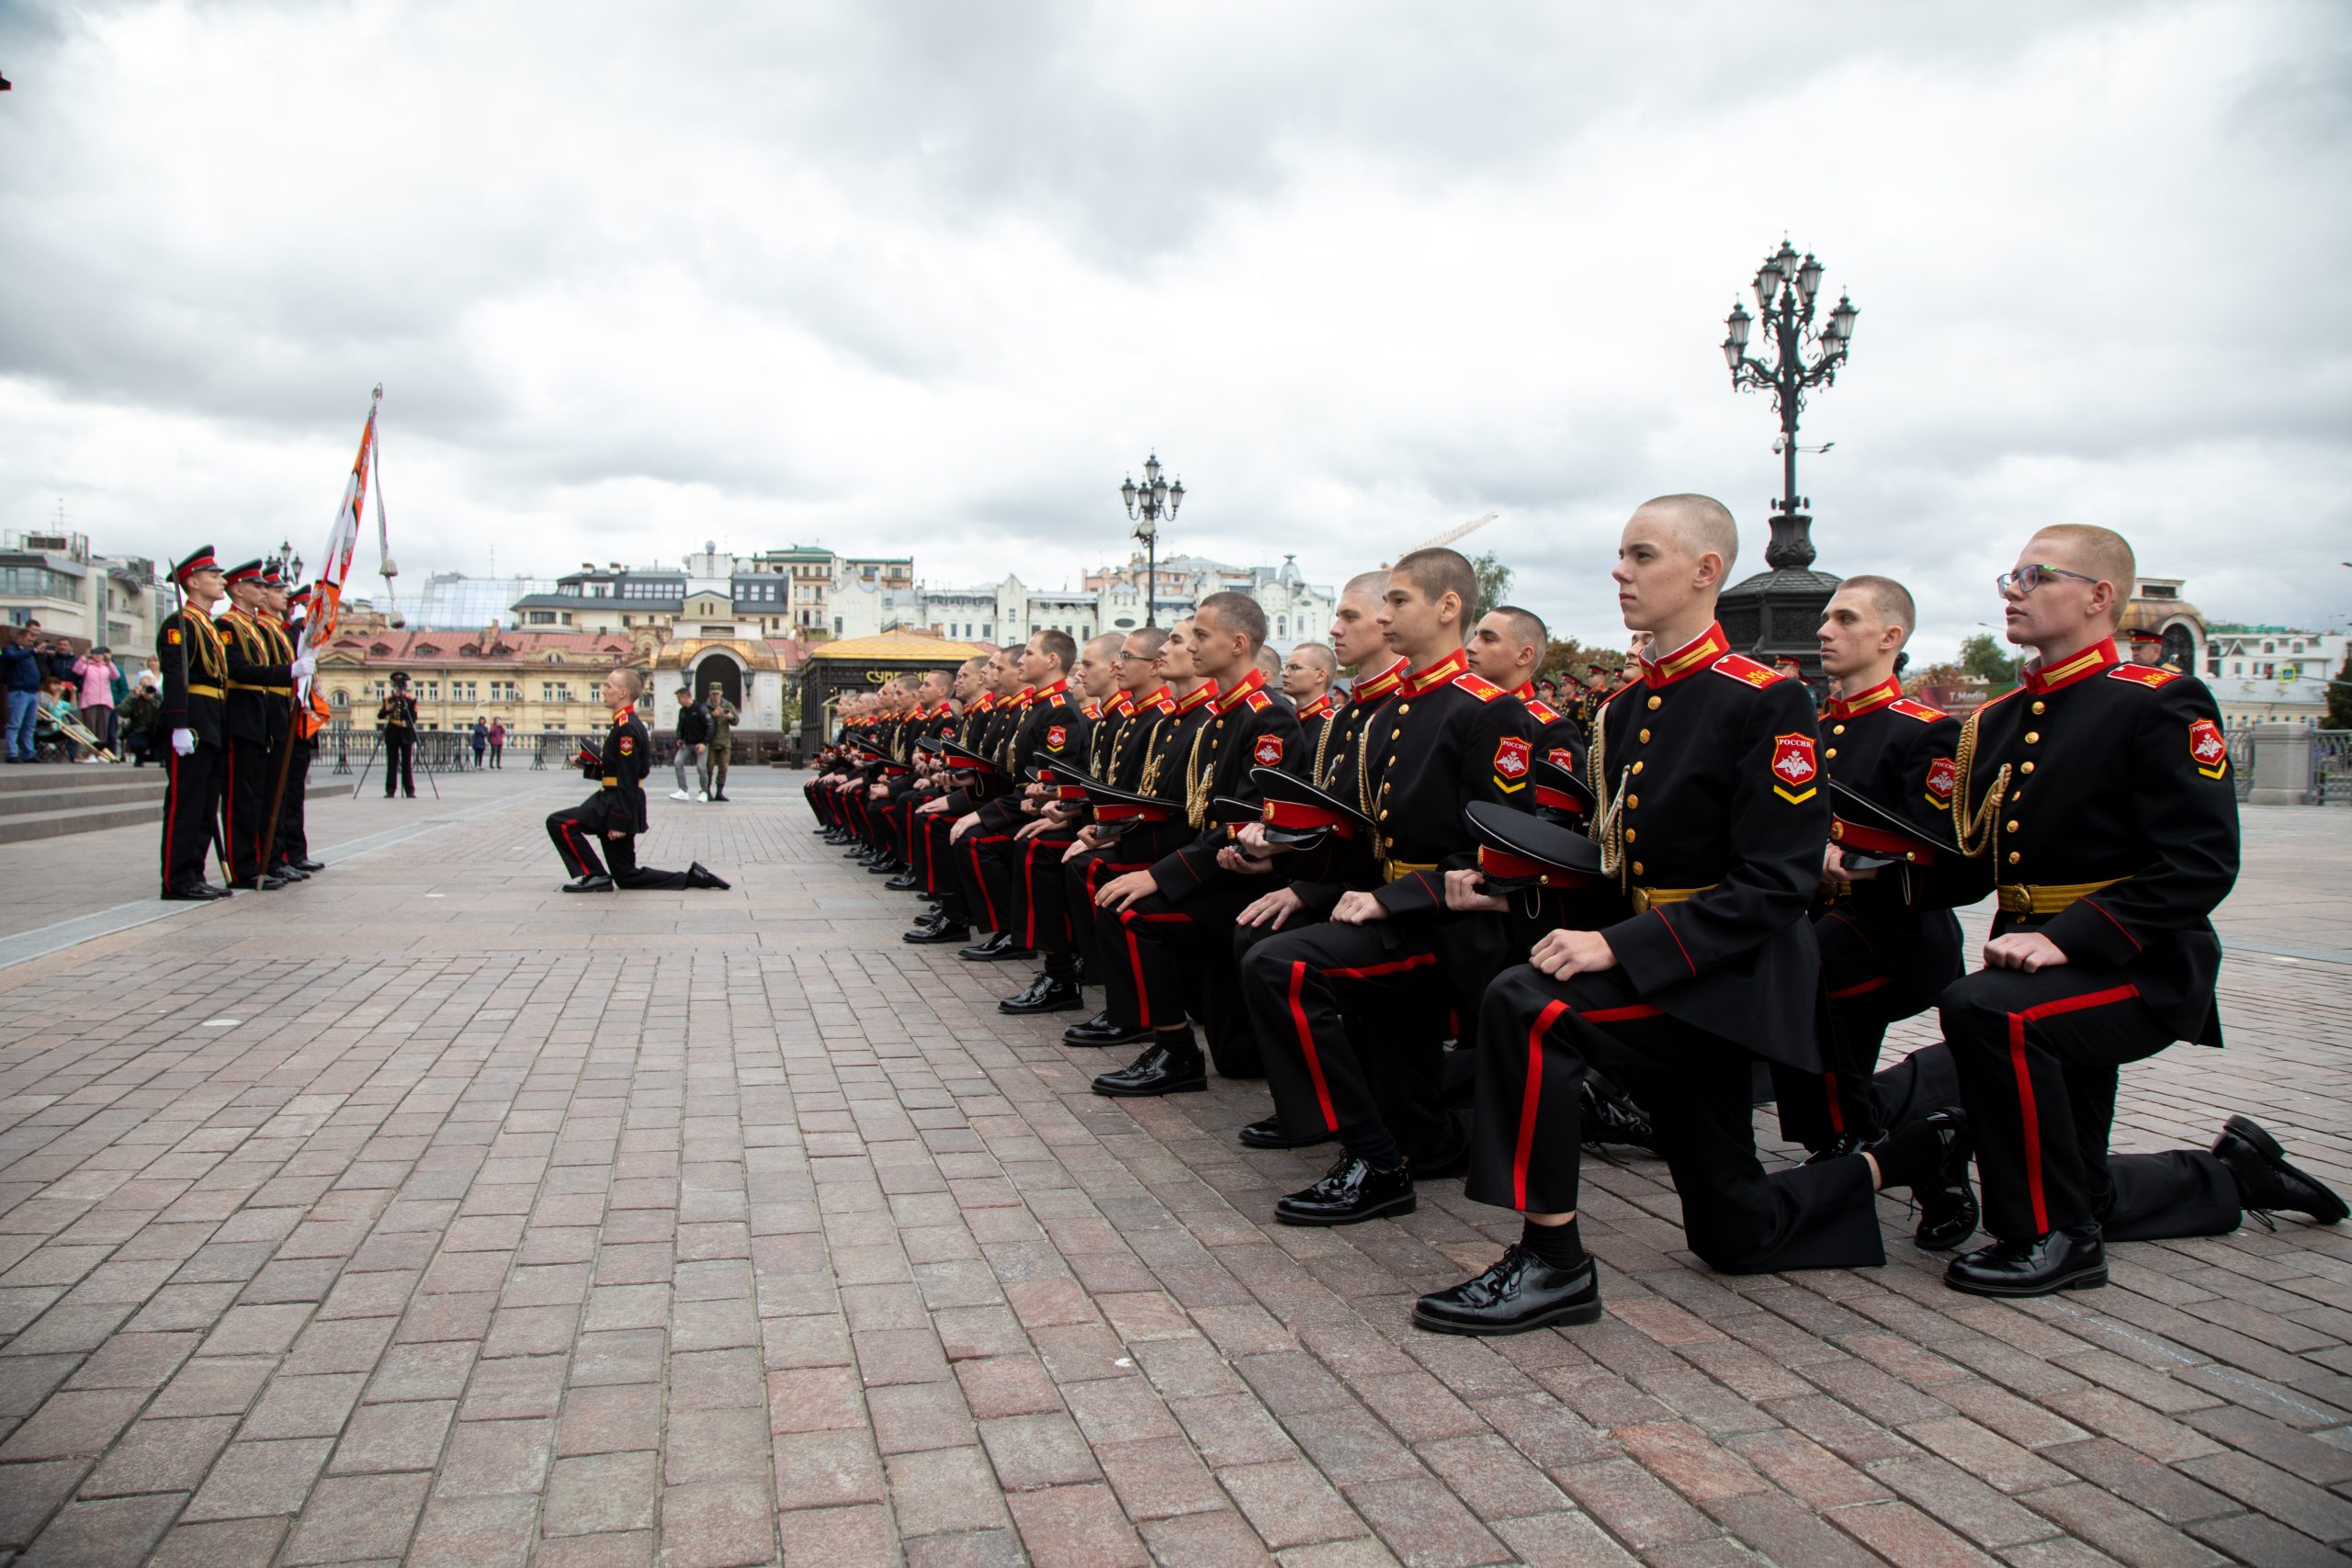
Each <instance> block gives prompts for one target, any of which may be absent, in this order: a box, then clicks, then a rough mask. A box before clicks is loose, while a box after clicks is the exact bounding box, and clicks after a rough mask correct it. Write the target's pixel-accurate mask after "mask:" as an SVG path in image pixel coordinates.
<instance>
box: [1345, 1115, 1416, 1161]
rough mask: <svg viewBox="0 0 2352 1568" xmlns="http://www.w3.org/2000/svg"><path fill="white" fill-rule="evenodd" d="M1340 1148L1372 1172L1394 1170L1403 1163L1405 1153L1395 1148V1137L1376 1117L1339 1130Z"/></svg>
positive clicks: (1351, 1123)
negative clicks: (1372, 1170) (1371, 1169)
mask: <svg viewBox="0 0 2352 1568" xmlns="http://www.w3.org/2000/svg"><path fill="white" fill-rule="evenodd" d="M1340 1147H1341V1148H1343V1149H1345V1150H1347V1151H1348V1153H1350V1154H1351V1155H1353V1156H1356V1158H1358V1159H1360V1160H1362V1161H1363V1162H1364V1164H1366V1165H1368V1166H1370V1167H1372V1168H1373V1169H1374V1170H1394V1169H1396V1168H1397V1167H1398V1166H1400V1165H1403V1164H1404V1163H1405V1151H1404V1150H1402V1149H1400V1148H1398V1147H1397V1135H1396V1134H1394V1133H1391V1132H1390V1131H1389V1130H1388V1123H1387V1122H1383V1121H1381V1120H1380V1119H1379V1118H1378V1117H1376V1116H1375V1117H1373V1118H1372V1119H1371V1120H1369V1121H1364V1122H1350V1123H1349V1124H1348V1125H1346V1126H1344V1127H1342V1128H1340Z"/></svg>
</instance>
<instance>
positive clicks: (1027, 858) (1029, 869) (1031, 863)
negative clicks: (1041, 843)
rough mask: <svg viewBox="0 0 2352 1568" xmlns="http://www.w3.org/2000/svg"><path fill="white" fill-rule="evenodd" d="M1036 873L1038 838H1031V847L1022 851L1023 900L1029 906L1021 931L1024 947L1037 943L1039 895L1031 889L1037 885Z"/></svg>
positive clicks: (1025, 911) (1033, 945)
mask: <svg viewBox="0 0 2352 1568" xmlns="http://www.w3.org/2000/svg"><path fill="white" fill-rule="evenodd" d="M1036 874H1037V840H1035V839H1032V840H1029V847H1028V848H1027V849H1025V850H1023V851H1022V852H1021V892H1022V899H1021V901H1022V903H1023V904H1024V905H1026V906H1027V908H1025V909H1024V910H1023V921H1022V931H1021V945H1022V946H1023V947H1035V946H1036V945H1037V897H1036V895H1035V893H1034V892H1033V891H1031V889H1032V888H1033V886H1035V884H1034V882H1033V880H1032V879H1033V878H1035V876H1036Z"/></svg>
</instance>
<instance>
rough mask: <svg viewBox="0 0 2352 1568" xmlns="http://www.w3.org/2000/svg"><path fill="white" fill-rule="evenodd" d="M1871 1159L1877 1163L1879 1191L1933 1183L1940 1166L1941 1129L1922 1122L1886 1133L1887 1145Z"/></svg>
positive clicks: (1880, 1148)
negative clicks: (1887, 1134)
mask: <svg viewBox="0 0 2352 1568" xmlns="http://www.w3.org/2000/svg"><path fill="white" fill-rule="evenodd" d="M1871 1158H1872V1159H1874V1160H1876V1161H1878V1184H1879V1187H1880V1188H1881V1189H1882V1190H1883V1189H1886V1188H1889V1187H1917V1186H1918V1185H1919V1184H1920V1183H1921V1182H1928V1181H1933V1180H1935V1179H1936V1177H1937V1174H1938V1173H1939V1171H1940V1170H1941V1169H1942V1167H1943V1158H1944V1141H1943V1137H1942V1130H1941V1129H1940V1128H1939V1127H1938V1126H1937V1125H1936V1124H1935V1123H1934V1122H1928V1121H1925V1120H1922V1121H1917V1122H1911V1123H1909V1124H1908V1125H1907V1126H1905V1127H1902V1128H1899V1129H1897V1130H1896V1131H1895V1132H1894V1133H1893V1134H1889V1136H1888V1137H1887V1140H1886V1142H1884V1143H1883V1144H1881V1145H1878V1147H1876V1148H1874V1149H1872V1150H1871Z"/></svg>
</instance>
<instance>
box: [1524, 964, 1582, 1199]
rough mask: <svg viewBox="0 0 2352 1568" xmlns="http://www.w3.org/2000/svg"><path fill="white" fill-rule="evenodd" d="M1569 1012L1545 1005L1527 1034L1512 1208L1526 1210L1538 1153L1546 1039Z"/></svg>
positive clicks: (1554, 1004) (1558, 1005)
mask: <svg viewBox="0 0 2352 1568" xmlns="http://www.w3.org/2000/svg"><path fill="white" fill-rule="evenodd" d="M1567 1010H1568V1004H1567V1003H1566V1002H1546V1003H1544V1010H1543V1011H1542V1012H1539V1013H1537V1014H1536V1015H1535V1021H1534V1023H1533V1024H1532V1025H1531V1026H1529V1028H1528V1031H1527V1082H1526V1083H1525V1084H1524V1085H1523V1086H1522V1087H1521V1089H1520V1091H1519V1143H1518V1145H1516V1146H1515V1147H1514V1148H1513V1149H1512V1150H1511V1156H1510V1206H1511V1207H1512V1208H1514V1209H1524V1208H1526V1207H1527V1161H1528V1158H1529V1156H1531V1155H1532V1154H1533V1153H1534V1151H1535V1111H1536V1108H1537V1107H1538V1106H1539V1105H1540V1104H1541V1103H1542V1102H1543V1099H1544V1035H1545V1034H1547V1033H1549V1032H1551V1028H1552V1025H1553V1024H1555V1023H1556V1022H1558V1021H1559V1019H1560V1015H1561V1014H1562V1013H1564V1012H1566V1011H1567Z"/></svg>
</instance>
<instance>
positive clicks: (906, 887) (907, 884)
mask: <svg viewBox="0 0 2352 1568" xmlns="http://www.w3.org/2000/svg"><path fill="white" fill-rule="evenodd" d="M882 886H885V887H887V888H888V889H889V890H890V891H891V892H893V893H912V892H914V891H915V890H916V889H917V888H919V887H921V886H922V877H921V876H919V875H917V874H915V868H914V867H912V866H909V867H907V869H906V870H904V871H902V872H900V873H899V874H898V875H896V876H894V877H892V878H891V879H890V880H889V881H888V882H886V883H884V884H883V885H882Z"/></svg>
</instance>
